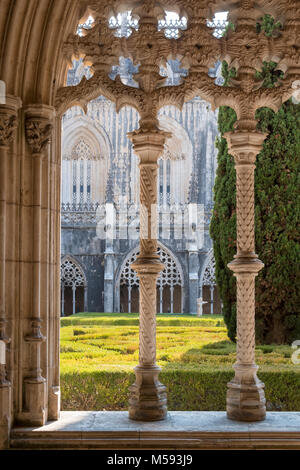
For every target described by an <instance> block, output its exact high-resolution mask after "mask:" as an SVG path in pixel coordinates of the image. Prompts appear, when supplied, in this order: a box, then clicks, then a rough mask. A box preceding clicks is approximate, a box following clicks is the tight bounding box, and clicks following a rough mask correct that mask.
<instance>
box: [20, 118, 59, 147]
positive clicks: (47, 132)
mask: <svg viewBox="0 0 300 470" xmlns="http://www.w3.org/2000/svg"><path fill="white" fill-rule="evenodd" d="M52 129H53V125H52V124H51V123H50V122H49V121H47V120H44V119H42V118H34V117H28V118H27V119H26V122H25V131H26V139H27V143H28V145H29V146H30V148H31V150H32V153H34V154H35V153H41V152H43V150H44V149H45V148H46V146H47V145H48V143H49V141H50V138H51V133H52Z"/></svg>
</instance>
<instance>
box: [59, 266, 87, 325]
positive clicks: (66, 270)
mask: <svg viewBox="0 0 300 470" xmlns="http://www.w3.org/2000/svg"><path fill="white" fill-rule="evenodd" d="M60 272H61V276H60V277H61V310H62V316H64V315H65V289H66V288H68V287H70V288H71V289H72V313H73V314H74V313H76V290H77V289H78V288H83V290H84V306H85V304H86V292H87V282H86V279H85V276H84V273H83V271H82V269H81V267H80V266H79V265H78V264H77V263H76V262H75V261H73V260H72V259H69V258H65V259H63V261H62V263H61V267H60ZM84 306H83V307H84Z"/></svg>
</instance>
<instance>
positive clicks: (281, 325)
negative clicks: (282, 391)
mask: <svg viewBox="0 0 300 470" xmlns="http://www.w3.org/2000/svg"><path fill="white" fill-rule="evenodd" d="M275 68H276V64H274V63H272V62H271V63H265V64H264V68H263V72H262V73H261V74H259V73H258V74H257V78H258V79H262V80H263V86H266V87H271V86H273V85H274V83H275V82H276V81H277V80H278V78H279V77H280V75H281V73H280V72H278V71H277V70H275ZM223 72H224V76H225V84H226V81H228V77H229V73H230V71H229V70H228V67H227V65H226V64H224V66H223ZM231 73H232V74H234V71H232V72H231ZM256 117H257V119H258V129H259V130H262V131H268V132H269V134H268V137H267V138H266V140H265V142H264V146H263V149H262V151H261V153H260V154H259V155H258V156H257V162H256V170H255V205H256V209H255V220H256V228H255V238H256V252H257V253H258V254H259V258H260V259H261V260H262V261H263V262H264V264H265V268H264V269H263V270H262V271H261V272H260V274H259V276H258V279H257V287H256V337H257V340H258V342H263V343H267V344H270V343H290V342H292V341H293V340H295V339H299V338H300V303H299V302H300V301H299V286H300V243H299V242H300V231H299V227H300V223H299V222H300V190H299V188H300V105H298V104H293V103H292V101H291V100H289V101H288V102H286V103H284V104H283V106H282V107H281V108H280V110H279V111H278V112H277V113H274V112H273V111H271V110H270V109H268V108H262V109H260V110H258V111H257V116H256ZM235 120H236V115H235V112H234V111H233V110H232V109H230V108H228V107H221V108H220V110H219V117H218V124H219V131H220V134H221V135H220V137H219V138H218V139H217V142H216V145H217V148H218V169H217V175H216V181H215V188H214V203H215V205H214V212H213V217H212V221H211V226H210V233H211V237H212V239H213V244H214V255H215V260H216V280H217V285H218V288H219V291H220V296H221V299H222V302H223V313H224V320H225V323H226V325H227V330H228V336H229V338H230V339H231V340H233V341H235V337H236V284H235V278H234V277H233V275H232V272H231V271H230V270H229V269H228V268H227V264H228V263H229V262H230V261H232V259H233V256H234V254H235V253H236V212H235V210H236V200H235V197H236V191H235V182H236V177H235V169H234V160H233V157H232V156H231V155H229V153H228V147H227V142H226V140H225V138H224V137H223V134H224V133H225V132H228V131H230V130H233V124H234V122H235Z"/></svg>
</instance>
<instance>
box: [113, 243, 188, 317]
mask: <svg viewBox="0 0 300 470" xmlns="http://www.w3.org/2000/svg"><path fill="white" fill-rule="evenodd" d="M157 254H158V256H159V258H160V261H161V262H162V264H163V265H164V270H163V271H161V272H160V274H159V276H158V278H157V283H156V286H157V289H158V290H159V302H158V305H159V307H158V309H157V310H158V312H159V313H163V312H164V313H166V312H165V311H164V310H163V305H164V302H163V296H164V289H166V290H168V292H169V293H170V312H169V313H174V290H175V289H176V287H177V286H178V287H179V288H180V294H181V295H182V289H181V288H182V286H183V275H182V273H181V272H180V268H179V266H178V265H177V263H176V261H175V259H174V258H173V257H172V256H171V255H170V254H169V253H168V252H167V251H166V250H164V249H163V248H162V247H161V246H158V248H157ZM138 255H139V250H138V249H136V250H135V251H134V252H133V253H131V255H130V257H128V258H127V260H126V263H125V266H124V267H123V269H122V272H121V277H120V287H121V288H122V287H123V286H124V287H126V288H127V290H128V297H127V300H128V312H132V311H133V310H132V308H131V299H132V296H131V294H132V289H133V288H135V287H139V285H140V283H139V278H138V276H137V273H136V272H135V271H133V270H132V269H131V264H133V263H134V262H135V261H136V259H137V257H138ZM180 301H181V299H180ZM181 303H182V302H181ZM177 309H178V305H177ZM126 310H127V309H126ZM176 312H177V310H176ZM177 313H181V307H180V311H179V312H177Z"/></svg>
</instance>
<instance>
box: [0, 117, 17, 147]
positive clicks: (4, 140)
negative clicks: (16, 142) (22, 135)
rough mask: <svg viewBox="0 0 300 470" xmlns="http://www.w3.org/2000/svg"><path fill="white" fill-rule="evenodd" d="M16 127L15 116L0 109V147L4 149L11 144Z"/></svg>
mask: <svg viewBox="0 0 300 470" xmlns="http://www.w3.org/2000/svg"><path fill="white" fill-rule="evenodd" d="M17 127H18V121H17V116H15V115H11V114H8V113H6V112H5V110H4V111H3V112H2V110H1V109H0V146H5V147H6V146H8V145H9V144H10V143H11V142H12V140H13V137H14V133H15V130H16V128H17Z"/></svg>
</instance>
